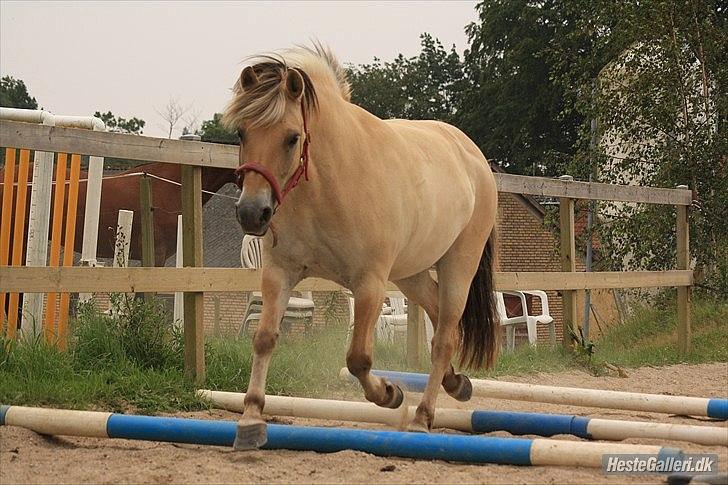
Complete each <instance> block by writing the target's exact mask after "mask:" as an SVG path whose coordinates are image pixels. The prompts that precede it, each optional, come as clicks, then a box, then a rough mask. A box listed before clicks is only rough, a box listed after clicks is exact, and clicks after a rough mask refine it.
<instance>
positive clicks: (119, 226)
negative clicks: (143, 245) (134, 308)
mask: <svg viewBox="0 0 728 485" xmlns="http://www.w3.org/2000/svg"><path fill="white" fill-rule="evenodd" d="M133 222H134V211H129V210H125V209H122V210H120V211H119V215H118V217H117V222H116V240H115V242H114V261H113V262H112V263H111V265H112V266H113V267H114V268H126V267H127V266H129V249H130V247H131V226H132V223H133ZM110 310H111V314H112V315H114V314H118V313H119V308H115V307H114V306H113V305H112V307H111V309H110Z"/></svg>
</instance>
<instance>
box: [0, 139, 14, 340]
mask: <svg viewBox="0 0 728 485" xmlns="http://www.w3.org/2000/svg"><path fill="white" fill-rule="evenodd" d="M14 184H15V148H6V149H5V174H4V178H3V205H2V215H1V216H0V217H1V218H0V266H7V265H8V262H9V261H10V226H11V225H12V220H13V219H12V217H13V195H14V194H15V190H14ZM6 297H7V294H6V293H0V335H3V333H4V332H5V299H6Z"/></svg>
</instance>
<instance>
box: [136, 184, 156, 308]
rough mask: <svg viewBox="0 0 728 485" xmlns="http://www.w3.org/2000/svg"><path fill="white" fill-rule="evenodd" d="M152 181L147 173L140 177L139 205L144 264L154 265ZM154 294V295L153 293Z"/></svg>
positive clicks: (146, 265)
mask: <svg viewBox="0 0 728 485" xmlns="http://www.w3.org/2000/svg"><path fill="white" fill-rule="evenodd" d="M152 204H153V202H152V181H151V179H150V178H149V177H148V176H147V175H146V174H144V175H142V177H141V178H140V179H139V207H140V209H141V222H142V266H145V267H150V266H154V259H155V258H154V212H153V211H154V207H153V205H152ZM152 296H153V295H152Z"/></svg>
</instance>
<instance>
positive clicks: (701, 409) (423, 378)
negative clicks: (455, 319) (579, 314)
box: [340, 367, 728, 421]
mask: <svg viewBox="0 0 728 485" xmlns="http://www.w3.org/2000/svg"><path fill="white" fill-rule="evenodd" d="M372 374H373V375H376V376H380V377H384V378H386V379H389V380H390V381H392V382H394V383H398V384H402V385H403V386H405V387H407V388H408V389H409V390H410V391H414V392H422V391H423V390H424V388H425V385H426V384H427V379H428V377H429V376H428V375H427V374H414V373H410V372H394V371H382V370H374V371H372ZM340 377H341V378H342V379H345V380H355V379H354V377H353V376H352V375H351V374H350V373H349V371H348V370H347V369H346V367H344V368H343V369H341V372H340ZM471 383H472V386H473V396H479V397H487V398H491V399H508V400H513V401H530V402H543V403H550V404H564V405H568V406H585V407H596V408H607V409H624V410H628V411H642V412H652V413H666V414H678V415H683V416H708V417H711V418H716V419H721V420H724V421H725V420H727V419H728V399H718V398H704V397H688V396H665V395H662V394H644V393H637V392H624V391H606V390H602V389H583V388H576V387H557V386H544V385H538V384H522V383H517V382H504V381H493V380H487V379H471Z"/></svg>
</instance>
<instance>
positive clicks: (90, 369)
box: [0, 300, 728, 413]
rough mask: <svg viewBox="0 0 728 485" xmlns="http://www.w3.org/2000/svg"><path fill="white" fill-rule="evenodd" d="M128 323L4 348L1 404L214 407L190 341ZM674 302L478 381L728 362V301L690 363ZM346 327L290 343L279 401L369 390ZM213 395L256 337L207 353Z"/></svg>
mask: <svg viewBox="0 0 728 485" xmlns="http://www.w3.org/2000/svg"><path fill="white" fill-rule="evenodd" d="M118 304H119V305H120V306H121V308H122V311H121V313H120V315H121V316H117V317H113V318H112V317H110V316H108V315H101V314H99V313H98V312H96V311H95V310H94V309H92V308H85V309H82V310H81V312H80V313H79V317H78V318H77V319H76V320H75V321H74V322H73V325H72V338H71V341H70V344H69V349H68V351H67V352H59V351H58V350H56V349H55V348H54V347H52V346H49V345H47V344H45V343H43V342H42V341H31V342H29V341H23V342H11V341H7V340H5V341H2V340H0V403H12V404H18V405H20V404H23V405H36V406H53V407H67V408H74V409H104V410H109V411H118V412H122V411H123V412H140V413H157V412H171V411H178V410H184V411H189V410H198V409H205V408H206V404H205V403H203V402H201V401H199V400H198V399H197V398H196V397H195V393H194V391H195V389H196V388H197V386H195V385H194V384H193V383H192V382H190V381H189V380H188V379H187V378H185V376H184V370H183V368H182V362H183V342H182V336H181V335H180V334H179V332H177V331H175V330H174V329H172V328H170V326H169V325H168V324H167V323H166V322H167V321H169V317H168V315H165V314H164V312H163V311H162V309H161V307H160V306H158V305H157V304H156V303H154V302H144V301H139V300H123V301H119V302H118ZM675 313H676V312H675V308H674V304H672V303H670V302H669V301H668V302H667V303H665V302H661V303H660V304H658V305H656V306H654V307H648V306H644V307H640V308H638V309H637V310H636V311H635V312H634V315H633V317H632V318H631V319H630V320H629V321H627V322H625V323H624V324H623V325H621V326H616V327H614V328H612V329H611V330H610V331H609V332H608V333H607V334H606V335H604V336H603V337H602V338H601V339H599V340H598V341H597V342H595V344H594V349H595V351H594V353H593V355H591V356H587V355H586V354H585V353H584V352H581V353H579V352H577V353H572V352H566V351H564V350H563V349H561V348H560V347H558V348H550V347H548V346H541V347H538V348H535V349H532V348H530V347H528V346H521V347H519V348H517V349H516V351H515V352H511V353H503V354H502V355H501V357H500V359H499V361H498V364H497V366H496V368H495V369H493V370H491V371H488V372H475V373H470V375H472V376H475V377H495V376H502V375H518V374H533V373H537V372H559V371H565V370H572V369H583V370H587V371H590V372H594V373H600V372H604V365H603V364H604V363H610V364H613V365H617V366H620V367H638V366H643V365H667V364H674V363H678V362H683V361H687V362H690V363H700V362H715V361H719V362H728V344H726V342H728V324H726V322H728V303H719V302H715V301H709V300H696V301H694V305H693V349H694V351H693V353H692V354H691V355H690V356H689V357H688V358H687V359H685V360H683V359H681V357H680V356H679V354H678V352H677V348H676V340H677V338H676V328H677V324H676V319H675ZM346 347H347V336H346V328H345V327H343V326H341V325H332V326H330V327H328V328H327V330H326V331H318V332H311V334H309V335H305V336H303V335H301V336H282V337H281V338H280V340H279V344H278V346H277V347H276V350H275V352H274V354H273V359H272V362H271V367H270V371H269V374H268V387H267V392H268V393H270V394H281V395H297V396H315V397H334V396H340V395H342V394H351V393H356V392H360V391H359V389H358V387H357V386H354V385H351V384H347V383H342V382H340V381H339V379H338V372H339V370H340V369H341V367H343V366H344V365H345V355H346ZM205 356H206V363H207V376H206V381H205V382H204V383H203V385H204V386H205V387H208V388H211V389H221V390H231V391H233V390H238V391H242V390H245V389H246V387H247V384H248V378H249V375H250V367H251V361H252V344H251V341H250V338H245V339H238V338H232V337H231V338H214V339H208V341H207V342H206V345H205ZM374 363H375V367H376V368H379V369H392V370H410V371H423V372H427V370H428V368H429V365H423V366H422V367H420V368H414V369H412V368H408V367H407V365H406V356H405V345H404V343H403V342H399V343H397V344H381V343H377V344H376V345H375V349H374Z"/></svg>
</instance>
